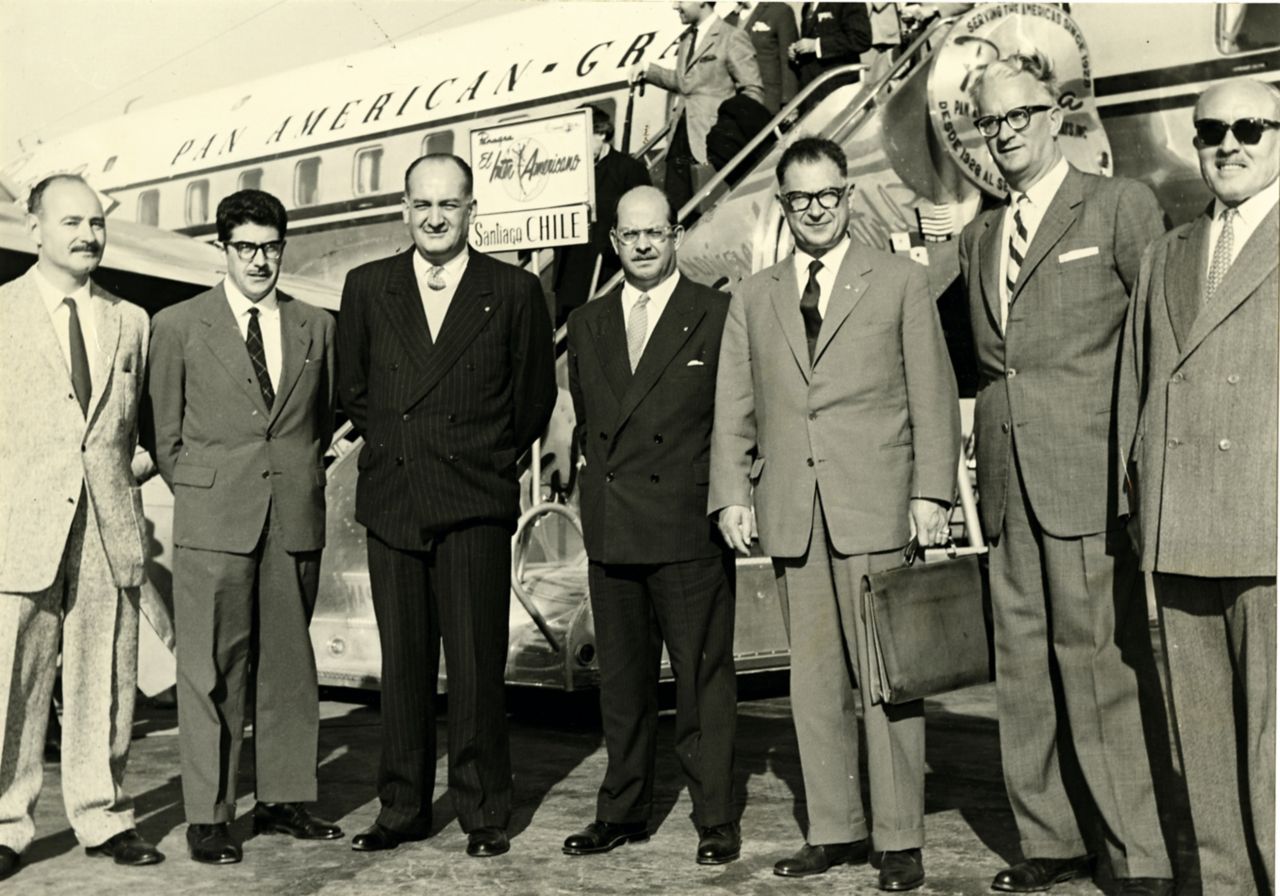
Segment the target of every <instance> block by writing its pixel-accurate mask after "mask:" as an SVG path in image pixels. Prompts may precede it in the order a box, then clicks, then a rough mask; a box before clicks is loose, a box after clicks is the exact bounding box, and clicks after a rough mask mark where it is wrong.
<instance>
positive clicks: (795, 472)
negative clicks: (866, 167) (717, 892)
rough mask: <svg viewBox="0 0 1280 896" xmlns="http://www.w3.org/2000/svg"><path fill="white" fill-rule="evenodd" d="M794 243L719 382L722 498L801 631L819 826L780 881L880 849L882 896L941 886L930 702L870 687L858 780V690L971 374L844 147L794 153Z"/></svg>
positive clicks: (944, 521)
mask: <svg viewBox="0 0 1280 896" xmlns="http://www.w3.org/2000/svg"><path fill="white" fill-rule="evenodd" d="M777 176H778V187H779V196H778V201H779V202H780V203H781V204H782V208H783V213H784V214H785V215H786V219H787V225H788V226H789V227H790V228H791V233H792V235H793V236H794V237H795V243H796V251H795V252H794V254H792V255H789V256H787V257H786V258H785V259H783V260H782V261H780V262H779V263H778V264H775V265H774V266H773V267H770V268H767V269H765V270H763V271H760V272H759V273H757V274H755V275H754V276H752V277H751V278H749V279H748V280H746V281H745V282H744V283H743V284H742V285H741V286H740V287H739V288H738V290H737V291H736V292H735V294H734V297H733V300H732V302H731V303H730V307H729V315H728V318H727V320H726V322H725V330H724V337H723V344H722V348H721V352H720V371H719V374H718V377H717V384H716V410H715V427H714V430H713V434H712V441H711V492H710V495H709V499H708V504H707V507H708V510H709V511H710V512H711V513H718V514H719V526H720V531H721V534H722V535H723V536H724V538H725V540H726V541H727V542H728V543H729V544H730V545H732V546H733V547H734V548H735V549H736V550H738V551H739V552H741V553H742V554H747V553H748V552H749V550H750V547H751V540H752V528H753V527H752V505H753V504H754V514H755V519H756V521H757V523H758V529H759V535H760V547H761V548H762V549H763V551H764V553H766V554H768V555H769V556H771V557H773V558H774V570H775V573H776V576H777V582H778V591H779V596H780V597H781V598H782V610H783V623H784V625H786V627H787V633H788V635H789V638H790V643H791V701H792V714H793V716H794V719H795V727H796V738H797V741H798V742H799V747H800V766H801V770H802V771H803V773H804V789H805V799H806V801H807V805H808V815H809V826H808V838H807V842H806V843H805V845H804V846H803V847H802V848H801V849H800V851H799V852H798V853H796V854H795V855H794V856H791V857H789V858H785V859H783V860H782V861H780V862H778V863H777V864H776V865H775V866H774V872H775V873H776V874H778V875H780V876H783V877H802V876H806V875H812V874H821V873H823V872H825V871H827V870H828V869H829V868H830V867H831V866H833V865H840V864H846V863H850V862H855V861H858V862H861V861H866V858H867V855H868V845H867V843H866V840H867V837H868V833H870V839H871V841H872V843H871V845H872V847H873V848H874V850H875V852H876V854H877V855H878V864H879V886H880V888H881V889H882V890H889V891H900V890H910V889H913V888H915V887H918V886H920V885H921V884H923V883H924V861H923V857H922V853H921V847H922V846H923V845H924V708H923V704H922V703H921V702H920V701H913V702H910V703H905V704H902V705H899V706H889V705H887V704H883V703H873V702H871V700H870V698H869V697H868V692H867V690H866V689H863V690H862V705H863V719H864V727H865V731H866V742H867V754H868V755H867V765H868V772H869V774H868V777H869V778H870V780H871V815H872V819H873V821H874V825H875V827H874V830H870V831H869V829H868V824H867V819H866V814H865V813H864V811H863V803H862V794H861V788H860V786H859V783H858V752H859V750H858V723H857V714H856V710H855V698H854V683H855V682H865V681H867V680H868V670H869V668H870V658H869V655H868V650H867V629H866V625H865V622H864V619H863V615H862V612H861V596H860V584H861V580H862V576H863V575H864V574H866V573H868V572H876V571H879V570H883V569H889V568H891V567H894V566H898V565H900V564H901V563H902V548H903V546H904V545H906V544H907V542H908V540H909V539H910V537H911V535H912V534H913V533H914V534H916V535H918V536H919V538H920V542H921V543H922V544H937V543H939V542H941V541H943V540H945V537H946V532H947V529H948V513H947V509H946V508H947V506H948V504H949V502H950V500H951V497H952V493H953V490H954V489H955V475H956V463H957V460H958V457H959V448H960V419H959V406H958V401H957V398H956V383H955V376H954V374H953V373H952V370H951V364H950V361H949V357H948V354H947V348H946V343H945V341H944V340H943V336H942V327H941V325H940V323H939V321H938V312H937V308H936V307H935V306H934V303H933V302H932V301H931V300H930V297H929V290H928V286H927V283H926V278H925V273H924V270H923V269H922V268H921V267H920V266H918V265H916V264H915V263H914V262H911V261H907V260H905V259H902V258H896V257H894V256H892V255H889V254H887V253H884V252H880V251H878V250H875V249H871V248H869V247H867V246H864V245H862V244H861V243H859V242H857V241H855V240H853V239H852V238H851V237H850V236H849V234H848V228H849V218H850V208H849V198H848V194H849V190H850V189H851V185H850V184H849V183H848V164H847V161H846V159H845V155H844V152H843V151H842V150H841V149H840V147H839V146H838V145H837V144H835V143H833V142H831V141H830V140H823V139H819V138H814V137H806V138H803V139H800V140H797V141H796V142H795V143H793V144H792V145H791V146H789V147H788V148H787V149H786V150H785V151H784V152H783V154H782V158H781V159H780V160H779V162H778V168H777Z"/></svg>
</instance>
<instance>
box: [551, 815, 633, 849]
mask: <svg viewBox="0 0 1280 896" xmlns="http://www.w3.org/2000/svg"><path fill="white" fill-rule="evenodd" d="M648 827H649V825H648V823H646V822H643V821H631V822H622V823H618V822H612V821H593V822H591V824H589V825H587V826H586V827H585V828H583V829H582V830H580V831H578V833H576V834H574V835H572V836H571V837H568V838H566V839H565V841H564V848H563V849H562V850H561V852H563V853H564V854H565V855H567V856H590V855H595V854H596V853H599V852H608V851H609V850H611V849H616V848H617V847H619V846H621V845H622V844H624V843H644V842H645V841H646V840H648V839H649V831H648Z"/></svg>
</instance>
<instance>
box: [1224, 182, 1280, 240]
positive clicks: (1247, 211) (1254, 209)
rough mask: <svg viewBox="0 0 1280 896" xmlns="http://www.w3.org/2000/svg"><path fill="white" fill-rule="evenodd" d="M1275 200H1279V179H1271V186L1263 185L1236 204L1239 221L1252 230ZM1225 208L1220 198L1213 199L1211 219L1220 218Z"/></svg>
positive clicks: (1269, 209) (1274, 203) (1260, 221)
mask: <svg viewBox="0 0 1280 896" xmlns="http://www.w3.org/2000/svg"><path fill="white" fill-rule="evenodd" d="M1277 202H1280V179H1276V180H1273V181H1272V182H1271V186H1269V187H1264V188H1263V189H1262V190H1259V191H1258V192H1257V193H1254V194H1253V195H1252V196H1250V197H1249V198H1248V199H1246V200H1245V201H1244V202H1242V203H1240V204H1239V205H1237V206H1236V211H1237V212H1239V213H1240V223H1242V224H1244V226H1245V227H1247V228H1248V229H1249V230H1250V231H1253V230H1254V229H1256V228H1257V226H1258V225H1259V224H1261V223H1262V219H1263V218H1265V217H1266V216H1267V213H1268V212H1270V211H1271V210H1272V209H1273V208H1275V207H1276V203H1277ZM1226 209H1227V207H1226V205H1224V204H1223V202H1222V200H1221V199H1215V200H1213V219H1214V220H1215V221H1218V220H1221V218H1222V213H1223V212H1224V211H1226Z"/></svg>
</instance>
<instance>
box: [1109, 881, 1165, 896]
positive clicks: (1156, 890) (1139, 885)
mask: <svg viewBox="0 0 1280 896" xmlns="http://www.w3.org/2000/svg"><path fill="white" fill-rule="evenodd" d="M1116 883H1117V884H1119V885H1120V889H1119V890H1116V893H1117V894H1118V896H1173V881H1171V880H1169V879H1168V878H1167V877H1122V878H1117V879H1116Z"/></svg>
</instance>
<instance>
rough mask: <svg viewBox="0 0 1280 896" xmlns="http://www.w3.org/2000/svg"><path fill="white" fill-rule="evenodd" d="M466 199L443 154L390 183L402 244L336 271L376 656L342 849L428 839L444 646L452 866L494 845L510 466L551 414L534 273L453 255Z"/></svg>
mask: <svg viewBox="0 0 1280 896" xmlns="http://www.w3.org/2000/svg"><path fill="white" fill-rule="evenodd" d="M475 209H476V202H475V198H474V196H473V194H472V180H471V168H470V166H469V165H467V163H466V162H464V161H463V160H462V159H460V158H458V157H457V156H451V155H444V154H435V155H427V156H423V157H422V158H420V159H418V160H417V161H416V162H414V163H413V164H412V165H410V166H409V169H408V170H407V171H406V172H405V198H404V218H405V223H406V224H407V225H408V226H409V233H410V235H411V236H412V237H413V242H414V246H413V248H412V249H410V250H409V251H407V252H402V253H400V254H398V255H393V256H392V257H390V258H385V259H382V260H380V261H374V262H370V263H369V264H366V265H362V266H361V267H358V268H356V269H355V270H353V271H351V273H349V274H348V275H347V282H346V285H345V286H344V287H343V290H342V310H341V313H340V314H339V317H338V374H339V391H340V394H341V400H342V406H343V408H344V409H345V410H346V412H347V415H348V416H349V417H350V418H351V422H352V424H353V425H354V427H355V429H356V431H357V432H358V433H360V434H361V435H363V436H364V440H365V441H364V447H363V448H362V449H361V452H360V457H359V460H358V462H357V464H358V466H359V469H360V474H359V479H358V481H357V484H356V520H357V522H359V523H361V524H362V525H364V526H366V527H367V528H368V530H369V532H368V538H369V582H370V585H371V587H372V589H373V609H374V613H375V614H376V616H377V619H378V638H379V643H380V644H381V647H382V757H381V760H380V762H379V767H378V798H379V801H380V802H381V810H380V811H379V813H378V818H377V820H376V821H375V822H374V824H373V825H372V827H370V828H368V829H367V830H365V831H363V832H361V833H360V834H357V835H356V837H355V838H354V839H353V840H352V844H351V845H352V847H353V848H355V849H358V850H364V851H373V850H384V849H393V848H395V847H397V846H399V845H400V844H401V843H403V842H405V841H406V840H421V839H423V838H424V837H426V836H428V835H429V834H430V832H431V796H432V794H431V792H432V787H433V784H434V781H435V769H436V719H435V713H434V711H433V705H434V704H433V702H432V701H433V700H434V698H435V689H436V680H437V675H438V673H439V665H440V645H441V642H442V641H443V644H444V654H445V663H446V666H447V668H448V674H449V790H450V792H451V795H452V797H453V805H454V808H455V809H456V811H457V813H458V823H459V824H460V825H461V826H462V829H463V830H464V831H466V832H467V833H468V838H467V854H468V855H470V856H475V857H487V856H496V855H501V854H502V853H504V852H506V851H507V850H508V849H509V848H510V843H509V841H508V839H507V832H506V828H507V823H508V822H509V820H510V817H511V754H510V745H509V743H508V741H507V721H506V712H505V701H504V695H503V677H504V673H505V671H506V662H507V616H508V610H509V607H510V603H511V587H510V581H511V535H512V533H513V532H514V531H515V525H516V519H517V517H518V516H519V512H520V484H519V476H518V473H517V468H516V463H517V461H518V460H519V459H520V456H521V455H522V454H524V453H525V452H526V451H527V450H528V449H529V446H530V445H531V444H532V443H533V441H534V440H535V439H537V438H538V436H540V435H541V434H542V432H543V430H544V429H545V428H546V425H547V423H548V421H549V420H550V419H551V412H552V410H553V409H554V407H555V399H556V383H555V366H554V360H553V347H552V343H551V322H550V318H549V317H548V315H547V308H546V301H545V300H544V298H543V296H542V288H541V286H540V284H539V283H538V280H537V278H536V277H534V276H533V275H532V274H529V273H528V272H525V271H521V270H519V269H518V268H515V267H513V266H511V265H508V264H503V263H502V262H498V261H494V260H493V259H491V258H489V257H488V256H486V255H482V254H481V253H479V252H472V251H470V250H469V249H468V248H467V232H468V230H469V228H470V223H471V219H472V216H473V215H474V213H475Z"/></svg>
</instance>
